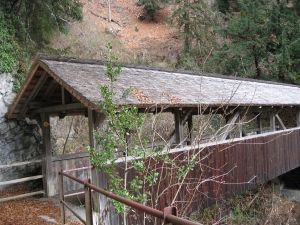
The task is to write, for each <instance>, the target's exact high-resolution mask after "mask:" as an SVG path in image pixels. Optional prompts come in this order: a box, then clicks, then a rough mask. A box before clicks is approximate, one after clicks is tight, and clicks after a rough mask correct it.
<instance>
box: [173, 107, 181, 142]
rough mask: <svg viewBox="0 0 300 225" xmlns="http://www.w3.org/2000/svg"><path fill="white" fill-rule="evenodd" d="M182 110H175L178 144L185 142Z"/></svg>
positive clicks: (176, 139)
mask: <svg viewBox="0 0 300 225" xmlns="http://www.w3.org/2000/svg"><path fill="white" fill-rule="evenodd" d="M181 112H182V110H179V109H175V110H174V119H175V141H176V144H177V145H179V144H180V145H182V142H183V123H182V122H181Z"/></svg>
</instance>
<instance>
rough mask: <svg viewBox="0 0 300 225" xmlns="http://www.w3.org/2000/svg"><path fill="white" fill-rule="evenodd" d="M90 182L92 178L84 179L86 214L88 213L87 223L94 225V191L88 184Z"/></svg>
mask: <svg viewBox="0 0 300 225" xmlns="http://www.w3.org/2000/svg"><path fill="white" fill-rule="evenodd" d="M87 183H88V184H90V183H91V180H90V179H85V180H84V198H85V215H86V220H85V221H86V225H93V211H92V193H91V189H90V188H89V187H87V186H86V184H87Z"/></svg>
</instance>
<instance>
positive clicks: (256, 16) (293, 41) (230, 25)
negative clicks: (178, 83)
mask: <svg viewBox="0 0 300 225" xmlns="http://www.w3.org/2000/svg"><path fill="white" fill-rule="evenodd" d="M218 2H219V5H218V6H219V7H220V5H221V6H224V4H223V5H222V4H220V2H221V3H222V2H225V3H229V6H226V7H223V8H221V9H220V11H221V12H225V14H224V13H223V21H224V23H225V26H222V27H219V28H218V29H217V31H218V34H219V35H220V36H221V37H223V44H222V46H221V48H220V49H218V50H217V51H215V52H214V54H213V58H212V61H210V62H212V63H209V64H208V66H207V70H210V71H212V72H218V73H222V74H229V75H238V76H242V77H246V76H247V77H252V78H257V79H267V80H275V81H281V82H289V83H294V84H299V83H300V77H299V75H297V74H298V73H299V69H300V64H299V60H300V55H299V53H300V39H299V32H300V26H299V22H300V21H299V19H300V17H299V13H300V11H299V4H300V3H299V1H290V2H289V1H283V0H272V1H266V0H243V1H242V0H237V1H225V0H224V1H222V0H219V1H218Z"/></svg>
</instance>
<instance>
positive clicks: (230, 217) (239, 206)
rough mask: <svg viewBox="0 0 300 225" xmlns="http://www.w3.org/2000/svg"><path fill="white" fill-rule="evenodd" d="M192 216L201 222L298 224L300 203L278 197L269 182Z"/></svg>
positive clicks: (249, 224)
mask: <svg viewBox="0 0 300 225" xmlns="http://www.w3.org/2000/svg"><path fill="white" fill-rule="evenodd" d="M194 216H195V219H196V220H198V221H200V222H201V223H203V224H232V225H237V224H247V225H256V224H270V225H271V224H300V203H298V202H294V201H291V200H289V199H287V198H284V197H281V196H280V194H279V193H278V192H277V191H276V190H274V185H273V184H271V183H268V184H265V185H262V186H260V187H258V188H256V189H254V190H252V191H248V192H247V193H245V194H243V195H237V196H236V197H234V198H232V199H229V200H227V201H224V202H222V203H220V204H219V205H216V206H214V207H211V208H209V209H205V210H204V211H202V212H200V213H198V214H195V215H194Z"/></svg>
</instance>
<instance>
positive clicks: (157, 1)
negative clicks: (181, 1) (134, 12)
mask: <svg viewBox="0 0 300 225" xmlns="http://www.w3.org/2000/svg"><path fill="white" fill-rule="evenodd" d="M169 1H170V0H139V1H138V2H137V3H136V6H144V8H143V10H144V12H145V14H146V15H148V16H150V18H151V20H154V13H155V11H157V10H160V9H162V5H164V4H166V3H169Z"/></svg>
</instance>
